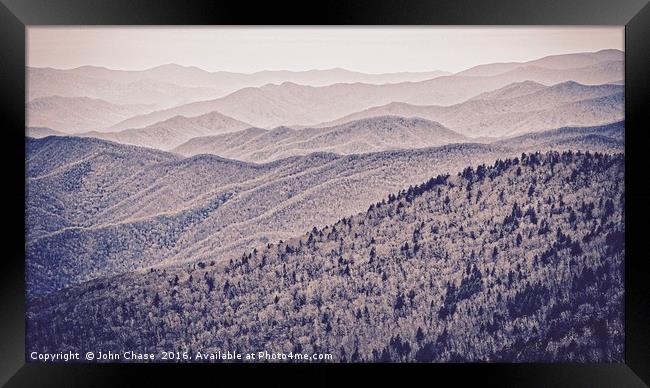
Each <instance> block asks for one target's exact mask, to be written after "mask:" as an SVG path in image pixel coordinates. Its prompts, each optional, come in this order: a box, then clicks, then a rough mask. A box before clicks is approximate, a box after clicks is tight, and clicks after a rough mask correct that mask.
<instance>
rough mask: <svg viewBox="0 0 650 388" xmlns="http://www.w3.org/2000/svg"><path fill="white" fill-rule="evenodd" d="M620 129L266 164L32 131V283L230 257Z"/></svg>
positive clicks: (595, 145)
mask: <svg viewBox="0 0 650 388" xmlns="http://www.w3.org/2000/svg"><path fill="white" fill-rule="evenodd" d="M623 131H624V123H622V122H620V123H616V124H612V125H609V126H605V127H593V128H564V129H559V130H554V131H549V132H545V133H542V134H534V135H533V134H530V135H524V136H521V137H518V138H513V139H511V140H510V141H511V143H509V142H508V141H503V142H500V143H499V144H494V145H485V144H471V143H467V144H451V145H446V146H442V147H434V148H422V149H413V150H396V151H385V152H377V153H368V154H362V155H347V156H340V155H335V154H325V153H315V154H310V155H307V156H298V157H291V158H286V159H282V160H278V161H275V162H271V163H265V164H252V163H246V162H241V161H235V160H229V159H223V158H220V157H217V156H211V155H198V156H194V157H190V158H183V157H181V156H179V155H175V154H171V153H166V152H162V151H157V150H152V149H147V148H139V147H134V146H125V145H121V144H117V143H112V142H107V141H103V140H98V139H92V138H70V137H47V138H43V139H28V140H27V160H26V164H27V201H26V213H27V220H26V221H27V225H26V228H27V230H26V237H27V245H26V252H27V284H28V287H27V288H28V292H29V293H30V294H41V293H44V292H51V291H53V290H56V289H60V288H63V287H66V286H69V285H72V284H76V283H79V282H83V281H86V280H90V279H93V278H97V277H101V276H106V275H111V274H117V273H122V272H127V271H132V270H137V269H140V268H146V267H149V266H153V265H160V264H176V263H179V262H186V261H191V260H201V259H208V258H210V257H213V256H215V255H216V256H218V258H222V259H227V258H229V257H233V256H235V255H239V254H241V252H242V251H243V250H245V249H249V248H252V247H255V246H261V245H263V244H265V243H267V242H273V241H277V240H280V239H286V238H289V237H291V236H294V235H296V234H299V233H301V232H302V231H304V230H308V229H311V228H312V227H314V226H316V227H321V226H324V225H326V224H328V223H332V222H335V221H336V220H337V219H338V218H340V217H343V216H346V215H348V214H355V213H357V212H359V211H362V210H363V209H365V208H367V206H368V203H373V202H376V201H379V200H381V198H383V197H385V196H387V195H388V194H390V193H392V192H397V191H399V190H401V189H403V188H404V187H408V186H409V185H412V184H416V183H417V182H420V181H423V180H425V179H427V177H429V176H431V175H435V174H439V173H445V172H452V171H455V170H459V169H462V168H463V167H465V166H467V164H477V163H485V162H490V161H492V160H495V159H497V158H503V157H507V156H509V155H510V156H513V155H517V154H519V153H521V152H522V151H523V150H525V151H527V152H528V151H530V150H538V149H541V150H546V149H558V150H564V149H569V148H573V149H583V150H590V151H601V152H608V153H613V152H623V148H624V146H623V140H622V139H623Z"/></svg>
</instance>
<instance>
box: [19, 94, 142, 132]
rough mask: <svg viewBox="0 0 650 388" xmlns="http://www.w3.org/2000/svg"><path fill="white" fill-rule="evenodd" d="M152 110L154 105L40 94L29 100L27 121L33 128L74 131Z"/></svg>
mask: <svg viewBox="0 0 650 388" xmlns="http://www.w3.org/2000/svg"><path fill="white" fill-rule="evenodd" d="M152 110H154V107H153V106H151V105H118V104H112V103H110V102H108V101H104V100H99V99H94V98H88V97H59V96H54V97H41V98H36V99H33V100H32V101H30V102H29V103H27V106H26V121H27V126H30V127H46V128H51V129H54V130H58V131H62V132H65V133H75V132H83V131H91V130H100V129H102V128H106V127H109V126H111V125H113V124H115V123H117V122H120V121H123V120H125V119H127V118H129V117H131V116H135V115H138V114H143V113H148V112H151V111H152Z"/></svg>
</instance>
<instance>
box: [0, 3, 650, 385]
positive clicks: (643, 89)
mask: <svg viewBox="0 0 650 388" xmlns="http://www.w3.org/2000/svg"><path fill="white" fill-rule="evenodd" d="M0 1H1V2H2V4H0V42H1V43H0V47H2V51H1V52H0V85H1V86H0V93H2V97H3V98H2V99H1V100H0V117H1V120H2V123H3V125H2V130H3V135H2V137H0V139H2V144H3V149H2V158H3V166H4V167H5V169H4V170H3V178H4V179H3V180H2V182H3V183H4V185H3V186H5V187H4V188H3V189H4V190H2V192H3V194H4V195H3V196H4V197H5V198H7V199H8V201H7V202H4V203H3V204H4V205H5V206H3V208H1V209H2V210H4V211H3V212H2V213H0V214H1V215H2V216H4V217H2V218H3V221H4V224H5V225H4V226H5V227H4V228H3V229H4V231H3V232H2V233H3V234H2V235H3V238H4V239H5V241H4V244H3V248H5V249H3V251H2V252H3V253H4V254H3V255H2V259H1V260H0V261H1V263H2V270H1V272H0V317H2V318H1V326H0V327H1V330H0V383H2V384H4V383H5V382H6V383H7V386H21V387H22V386H65V387H71V386H114V385H117V384H124V385H127V386H133V385H136V384H137V382H138V381H141V382H145V383H148V384H151V383H152V382H153V379H161V380H162V379H165V378H167V377H171V376H173V375H178V374H179V373H182V374H183V375H184V380H185V381H186V382H187V381H188V380H189V379H190V375H188V373H191V376H194V377H196V376H197V375H200V376H203V377H207V378H208V380H206V381H212V382H224V380H223V376H222V374H223V373H224V372H234V373H235V374H236V375H237V377H238V379H239V381H238V385H242V384H243V383H246V382H248V381H249V379H250V378H251V377H257V378H260V377H261V378H262V379H264V380H265V383H266V385H274V384H273V383H274V382H275V383H276V384H277V383H278V382H280V381H281V382H283V383H285V382H286V383H291V382H293V383H299V384H301V385H303V384H324V383H332V375H333V373H331V372H348V371H358V370H359V369H361V370H362V371H363V372H365V373H364V382H365V383H366V384H371V383H375V382H387V381H388V380H394V381H396V382H400V383H405V382H409V381H410V380H411V379H412V378H413V377H415V376H416V375H419V374H422V375H424V376H417V377H425V378H426V380H424V381H422V382H421V383H424V384H426V385H429V383H434V382H441V381H445V379H449V378H451V380H447V381H454V385H457V384H459V383H460V384H463V383H468V382H480V383H482V384H483V385H488V386H540V387H549V386H571V387H582V386H584V387H597V386H606V387H632V386H639V387H642V386H648V384H650V340H649V338H648V333H650V313H649V310H648V307H649V305H650V303H648V296H649V295H650V286H649V284H650V278H649V276H648V275H650V274H649V271H648V270H647V268H648V266H647V265H646V260H647V255H646V254H645V253H646V252H645V251H644V244H643V243H642V241H643V238H644V237H645V234H646V230H647V229H648V228H647V224H648V222H649V221H650V212H649V210H650V191H649V190H648V189H645V187H644V186H645V183H646V182H645V180H646V178H647V176H648V173H647V172H648V171H650V169H647V168H646V167H648V158H647V157H646V155H645V152H644V151H646V150H647V146H648V142H647V138H648V128H650V127H649V126H647V125H644V124H647V117H648V115H647V113H646V112H647V111H648V108H646V107H645V105H646V101H647V100H648V98H647V96H648V95H649V94H650V92H649V91H650V74H649V73H650V72H649V71H648V70H647V69H650V64H649V63H648V62H649V61H648V60H649V59H650V43H649V42H648V40H650V5H648V4H647V0H564V1H562V0H548V1H543V2H542V1H537V0H499V1H472V0H455V1H453V0H443V1H405V0H393V1H390V0H381V1H379V0H357V1H343V0H336V1H324V2H322V3H312V2H308V1H303V2H299V3H298V2H297V3H295V4H291V3H282V4H280V3H278V2H275V1H267V2H259V4H255V3H248V2H243V1H239V2H234V1H230V2H225V1H222V2H215V1H209V0H193V1H187V0H186V1H184V2H183V1H174V0H139V1H136V0H130V1H129V0H112V1H108V0H92V1H91V0H85V1H84V0H57V1H52V0H49V1H48V0H0ZM167 24H169V25H191V24H198V25H211V24H224V25H254V24H264V25H308V24H318V25H345V24H351V25H375V24H378V25H381V24H389V25H411V24H414V25H531V24H532V25H625V26H626V29H625V68H626V82H625V94H626V101H625V102H626V107H625V116H626V131H625V133H626V138H625V141H626V231H627V233H626V262H625V272H626V277H625V282H626V299H625V309H626V317H625V318H626V319H625V325H626V341H625V364H586V365H585V364H583V365H580V364H554V365H548V364H435V365H406V366H404V365H401V366H399V365H363V366H359V365H356V366H355V365H327V366H324V367H319V368H311V367H308V366H306V365H303V366H294V365H273V366H268V365H259V364H256V365H254V366H253V368H255V369H252V368H251V366H246V365H236V364H227V365H218V366H211V367H209V368H208V366H205V365H204V366H201V365H192V366H189V365H188V366H183V367H182V370H181V369H180V368H181V367H180V366H179V367H176V366H173V365H165V366H164V367H163V366H162V365H147V366H143V365H61V364H25V362H24V355H25V353H24V333H25V331H24V323H25V322H24V230H25V229H24V206H25V205H24V203H25V202H24V196H25V192H24V189H25V186H24V177H25V171H24V155H25V154H24V153H25V149H24V145H25V138H24V122H25V120H24V113H25V106H24V101H25V96H24V92H25V75H24V69H25V26H27V25H167ZM644 108H645V109H644ZM0 217H1V216H0ZM7 247H8V248H9V249H7ZM398 367H399V368H398ZM190 369H191V370H190ZM253 370H254V371H255V372H254V373H251V372H252V371H253ZM278 372H279V373H278ZM283 372H286V374H287V376H286V377H283V378H282V379H281V380H279V379H278V380H274V379H275V378H279V375H280V373H283ZM413 372H419V373H413ZM289 376H291V378H289ZM163 381H164V380H163ZM167 381H168V382H169V381H171V380H167ZM644 382H645V383H644ZM364 385H365V384H364Z"/></svg>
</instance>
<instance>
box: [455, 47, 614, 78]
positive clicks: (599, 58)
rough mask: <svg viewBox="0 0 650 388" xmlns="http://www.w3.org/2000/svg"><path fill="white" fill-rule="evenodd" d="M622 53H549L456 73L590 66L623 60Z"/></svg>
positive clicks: (603, 51)
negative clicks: (527, 59) (541, 56)
mask: <svg viewBox="0 0 650 388" xmlns="http://www.w3.org/2000/svg"><path fill="white" fill-rule="evenodd" d="M624 57H625V55H624V53H623V51H621V50H612V49H607V50H600V51H597V52H587V53H573V54H560V55H549V56H547V57H544V58H540V59H535V60H532V61H528V62H507V63H489V64H485V65H478V66H474V67H472V68H470V69H467V70H463V71H461V72H459V73H456V74H458V75H466V76H491V75H497V74H503V73H506V72H508V71H512V70H516V69H518V68H521V67H531V66H535V67H544V68H547V69H574V68H579V67H586V66H592V65H595V64H598V63H601V62H609V61H623V60H624Z"/></svg>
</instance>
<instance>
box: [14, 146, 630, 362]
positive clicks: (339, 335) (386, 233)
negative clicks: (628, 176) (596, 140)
mask: <svg viewBox="0 0 650 388" xmlns="http://www.w3.org/2000/svg"><path fill="white" fill-rule="evenodd" d="M623 177H624V157H623V155H620V154H619V155H614V156H611V155H601V154H576V153H563V154H559V153H549V154H546V155H540V154H530V155H522V156H521V158H515V159H506V160H498V161H497V162H496V163H494V164H493V165H491V166H485V165H480V166H478V167H477V168H475V169H474V168H471V167H468V168H465V169H464V170H462V172H459V173H458V174H457V175H456V174H454V175H452V176H449V175H441V176H438V177H437V178H432V179H430V180H428V181H426V182H425V183H423V184H421V185H418V186H416V187H411V188H410V189H408V190H404V191H401V192H399V193H398V194H396V195H390V196H389V197H388V200H383V201H381V202H379V203H377V204H374V205H371V206H370V207H369V208H368V210H367V211H365V212H362V213H360V214H356V215H354V216H351V217H346V218H343V219H341V220H339V221H338V222H336V223H334V224H333V225H329V226H326V227H324V228H318V229H317V228H314V229H310V230H308V231H307V232H306V233H304V232H303V234H302V235H300V236H298V237H295V238H291V239H289V240H287V241H285V242H280V243H277V244H275V243H274V244H269V245H267V246H266V247H262V248H260V249H258V250H253V251H251V250H248V251H247V252H245V253H244V255H242V256H241V258H239V259H236V260H231V261H230V262H229V263H224V265H219V264H218V263H215V260H218V259H219V256H218V255H214V256H212V257H210V258H209V259H208V260H207V261H201V262H198V263H196V262H195V263H194V264H193V265H188V266H184V267H180V268H167V269H164V270H162V269H155V270H150V271H146V272H144V271H142V272H137V273H131V274H126V275H123V276H119V277H112V278H105V279H98V280H95V281H92V282H89V283H86V284H83V285H80V286H77V287H74V288H70V289H67V290H63V291H60V292H57V293H54V294H52V295H49V296H45V297H37V298H30V299H29V301H28V303H27V305H28V309H27V310H28V311H27V316H28V320H27V321H28V327H27V346H28V348H29V349H30V350H34V351H46V350H47V349H58V348H61V346H63V345H65V346H66V347H67V348H68V349H71V350H73V351H82V350H83V349H85V348H87V347H88V346H91V347H93V348H101V349H113V350H114V351H116V352H122V351H130V350H133V351H136V352H144V353H154V352H159V351H163V350H165V349H169V348H178V347H181V348H182V349H184V350H187V352H188V356H189V357H191V358H192V359H193V360H194V361H200V360H196V359H195V357H196V353H197V352H204V353H211V352H216V351H218V350H222V349H235V350H236V351H238V352H243V353H247V352H249V351H253V350H250V349H273V352H284V353H288V352H296V353H299V354H302V353H304V354H308V355H311V354H313V353H328V354H332V355H333V356H334V358H333V359H332V361H336V362H359V361H383V362H388V361H420V362H431V361H437V362H460V361H474V362H476V361H482V362H486V361H487V362H495V361H497V362H498V361H500V362H622V360H623V354H624V353H623V350H624V336H623V332H624V331H623V330H624V327H623V325H624V322H623V295H624V288H623V258H624V255H625V248H624V236H625V228H624V225H625V224H624V219H625V214H624V210H623V209H624V204H625V203H624V201H625V196H624V184H623ZM210 260H212V261H210ZM61 311H65V312H66V314H61ZM89 317H93V318H92V319H89ZM135 325H137V326H135ZM135 327H137V330H135V329H134V328H135ZM222 351H223V350H222Z"/></svg>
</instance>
